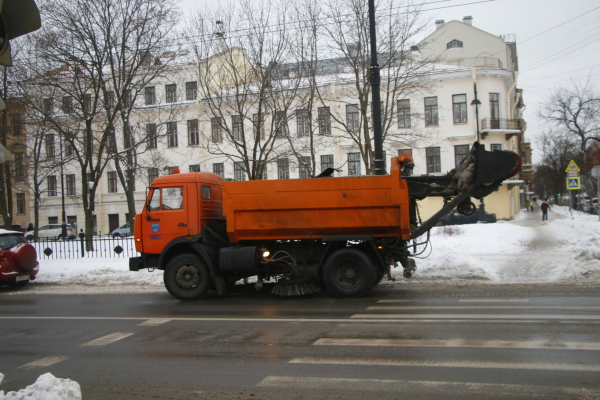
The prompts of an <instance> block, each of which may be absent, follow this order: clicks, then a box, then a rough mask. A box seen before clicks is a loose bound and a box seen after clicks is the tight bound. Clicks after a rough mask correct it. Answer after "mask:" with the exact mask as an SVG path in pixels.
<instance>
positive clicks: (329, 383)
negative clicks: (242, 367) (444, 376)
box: [256, 376, 600, 400]
mask: <svg viewBox="0 0 600 400" xmlns="http://www.w3.org/2000/svg"><path fill="white" fill-rule="evenodd" d="M256 386H259V387H270V388H286V389H336V390H345V391H347V390H358V391H385V392H388V391H394V392H398V393H403V394H404V395H405V396H404V397H409V396H406V394H413V393H419V394H422V393H431V394H435V395H438V396H437V397H436V398H438V397H439V398H444V397H445V395H447V394H448V393H452V394H454V395H456V394H460V395H464V394H465V392H467V393H468V394H470V395H475V396H476V395H481V397H485V398H490V397H491V396H490V394H495V395H497V396H494V398H500V396H502V397H503V398H508V397H517V398H525V397H528V398H534V397H535V398H544V399H553V398H555V399H563V398H565V396H566V395H570V396H577V398H578V399H580V400H582V399H590V400H591V399H594V400H597V399H598V398H599V396H600V390H594V389H581V388H575V387H558V386H536V385H515V384H494V383H466V382H465V383H463V382H439V381H401V380H389V379H347V378H313V377H295V376H268V377H266V378H265V379H263V380H262V381H261V382H259V384H258V385H256ZM442 396H443V397H442Z"/></svg>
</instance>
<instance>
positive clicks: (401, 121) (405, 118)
mask: <svg viewBox="0 0 600 400" xmlns="http://www.w3.org/2000/svg"><path fill="white" fill-rule="evenodd" d="M398 128H410V100H409V99H406V100H398Z"/></svg>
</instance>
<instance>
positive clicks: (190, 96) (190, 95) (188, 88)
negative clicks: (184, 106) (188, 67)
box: [185, 82, 198, 100]
mask: <svg viewBox="0 0 600 400" xmlns="http://www.w3.org/2000/svg"><path fill="white" fill-rule="evenodd" d="M197 97H198V82H186V83H185V99H186V100H196V98H197Z"/></svg>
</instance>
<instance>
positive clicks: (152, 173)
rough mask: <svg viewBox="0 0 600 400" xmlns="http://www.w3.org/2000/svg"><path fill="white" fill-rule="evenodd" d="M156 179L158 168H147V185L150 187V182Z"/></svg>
mask: <svg viewBox="0 0 600 400" xmlns="http://www.w3.org/2000/svg"><path fill="white" fill-rule="evenodd" d="M156 178H158V168H154V167H151V168H148V183H149V184H150V185H152V181H154V180H155V179H156Z"/></svg>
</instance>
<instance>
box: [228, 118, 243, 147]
mask: <svg viewBox="0 0 600 400" xmlns="http://www.w3.org/2000/svg"><path fill="white" fill-rule="evenodd" d="M231 130H232V134H233V140H235V141H236V142H241V141H242V116H241V115H232V116H231Z"/></svg>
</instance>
